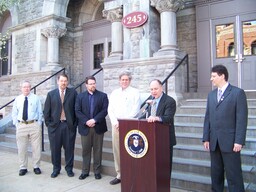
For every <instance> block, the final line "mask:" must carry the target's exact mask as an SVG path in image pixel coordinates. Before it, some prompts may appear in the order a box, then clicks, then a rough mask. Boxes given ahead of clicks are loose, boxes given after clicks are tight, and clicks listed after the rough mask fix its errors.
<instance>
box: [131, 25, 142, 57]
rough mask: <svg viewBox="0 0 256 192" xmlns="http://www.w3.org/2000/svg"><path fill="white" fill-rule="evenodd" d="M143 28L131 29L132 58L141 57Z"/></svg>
mask: <svg viewBox="0 0 256 192" xmlns="http://www.w3.org/2000/svg"><path fill="white" fill-rule="evenodd" d="M143 33H144V30H143V28H142V27H138V28H134V29H131V43H132V58H139V57H140V40H141V39H142V37H143Z"/></svg>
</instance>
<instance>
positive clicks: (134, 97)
mask: <svg viewBox="0 0 256 192" xmlns="http://www.w3.org/2000/svg"><path fill="white" fill-rule="evenodd" d="M131 79H132V76H131V73H130V72H128V71H124V72H122V73H121V74H120V75H119V83H120V88H118V89H116V90H114V91H113V92H112V93H111V95H110V99H109V107H108V114H109V117H110V121H111V124H112V147H113V154H114V162H115V170H116V172H117V176H116V178H115V179H113V180H112V181H110V184H111V185H115V184H118V183H120V182H121V174H120V171H121V170H120V151H119V122H118V119H121V118H133V117H135V115H136V114H137V113H138V111H139V109H140V94H139V90H138V89H135V88H133V87H131V86H130V83H131Z"/></svg>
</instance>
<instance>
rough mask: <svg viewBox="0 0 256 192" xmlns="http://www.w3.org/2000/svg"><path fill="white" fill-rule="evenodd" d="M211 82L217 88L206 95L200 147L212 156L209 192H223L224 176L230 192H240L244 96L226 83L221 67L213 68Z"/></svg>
mask: <svg viewBox="0 0 256 192" xmlns="http://www.w3.org/2000/svg"><path fill="white" fill-rule="evenodd" d="M211 81H212V84H213V86H216V87H217V88H216V89H214V90H213V91H211V92H210V93H209V95H208V99H207V108H206V114H205V120H204V132H203V143H204V148H205V149H206V150H209V151H210V156H211V179H212V191H215V192H223V190H224V178H225V177H224V173H225V172H226V178H227V182H228V189H229V191H232V192H243V191H244V184H243V176H242V168H241V156H240V151H241V149H242V147H243V145H244V144H245V137H246V129H247V118H248V108H247V100H246V95H245V92H244V90H242V89H240V88H238V87H235V86H232V85H231V84H229V83H228V71H227V69H226V67H225V66H223V65H215V66H214V67H213V68H212V71H211Z"/></svg>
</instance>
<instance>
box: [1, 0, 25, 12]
mask: <svg viewBox="0 0 256 192" xmlns="http://www.w3.org/2000/svg"><path fill="white" fill-rule="evenodd" d="M19 3H20V0H0V14H2V13H3V12H4V11H6V10H8V9H10V8H11V7H12V6H13V5H18V4H19Z"/></svg>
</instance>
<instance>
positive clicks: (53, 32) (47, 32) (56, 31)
mask: <svg viewBox="0 0 256 192" xmlns="http://www.w3.org/2000/svg"><path fill="white" fill-rule="evenodd" d="M66 32H67V29H62V28H60V27H59V26H57V25H55V26H52V27H47V28H45V29H42V31H41V33H42V34H43V35H44V36H45V37H47V38H61V37H62V36H64V35H65V34H66Z"/></svg>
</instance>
